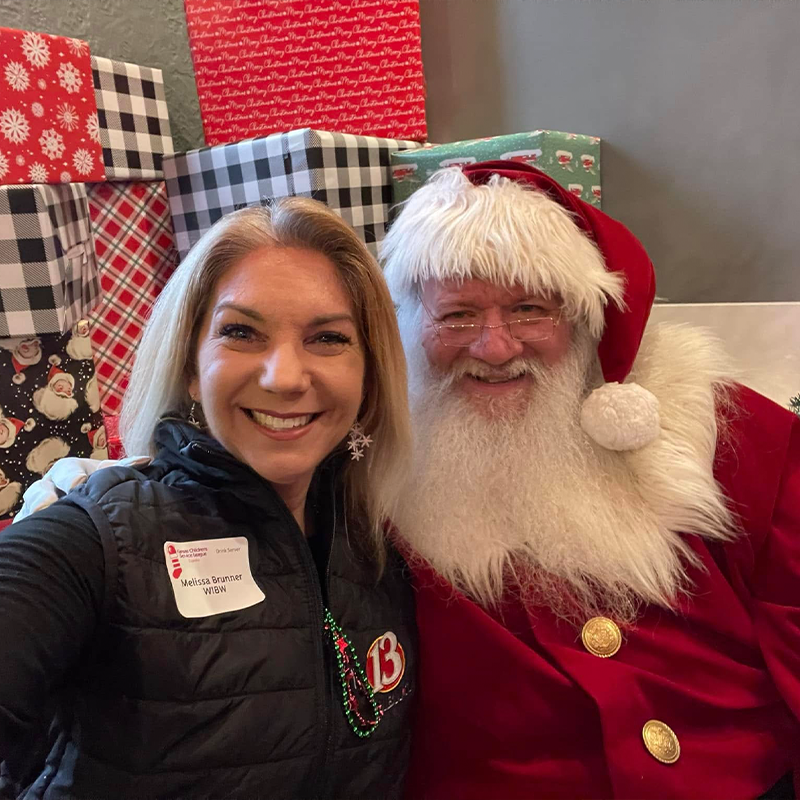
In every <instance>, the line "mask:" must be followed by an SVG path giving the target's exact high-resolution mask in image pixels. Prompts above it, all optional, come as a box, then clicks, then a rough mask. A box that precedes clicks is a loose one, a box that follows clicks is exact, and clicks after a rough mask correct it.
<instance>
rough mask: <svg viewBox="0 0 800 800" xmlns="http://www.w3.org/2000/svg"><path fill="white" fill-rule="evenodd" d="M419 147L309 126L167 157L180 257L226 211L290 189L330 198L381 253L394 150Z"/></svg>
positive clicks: (293, 193) (374, 251) (331, 204)
mask: <svg viewBox="0 0 800 800" xmlns="http://www.w3.org/2000/svg"><path fill="white" fill-rule="evenodd" d="M418 147H420V145H419V144H418V143H417V142H412V141H406V140H400V139H379V138H376V137H373V136H351V135H349V134H344V133H328V132H326V131H316V130H311V129H310V128H303V129H301V130H297V131H291V132H289V133H276V134H273V135H272V136H265V137H263V138H260V139H250V140H249V141H246V142H238V143H236V144H228V145H220V146H219V147H207V148H204V149H202V150H190V151H189V152H188V153H178V154H176V155H174V156H171V157H168V158H165V159H164V175H165V177H166V181H167V194H168V195H169V204H170V211H171V212H172V224H173V226H174V230H175V244H176V245H177V248H178V252H179V253H180V257H181V258H183V257H184V256H185V255H186V254H187V253H188V252H189V250H190V248H191V247H192V245H193V244H194V243H195V242H196V241H197V240H198V239H199V238H200V237H201V236H202V235H203V234H204V233H205V232H206V231H207V230H208V229H209V228H210V227H211V226H212V225H213V224H214V223H215V222H216V221H217V220H218V219H219V218H220V217H222V216H224V215H225V214H229V213H230V212H231V211H235V210H236V209H237V208H244V207H245V206H252V205H258V204H260V203H261V204H263V203H265V202H266V201H268V200H271V199H273V198H276V197H292V196H299V197H313V198H315V199H317V200H320V201H321V202H323V203H325V204H326V205H327V206H328V207H329V208H330V209H332V210H333V211H335V212H336V213H337V214H339V215H340V216H341V217H342V218H343V219H344V220H345V221H346V222H348V223H349V224H350V225H351V226H352V227H353V229H354V230H355V232H356V233H357V234H358V235H359V236H360V237H361V239H362V241H363V242H364V243H365V244H366V245H367V247H368V248H369V250H370V251H371V252H372V254H373V255H376V254H377V246H378V243H379V242H380V241H381V240H382V239H383V237H384V235H385V234H386V226H387V223H388V220H389V206H390V204H391V200H392V182H391V171H390V165H389V164H390V161H389V159H390V156H391V154H392V153H394V152H395V151H397V150H405V149H408V148H418Z"/></svg>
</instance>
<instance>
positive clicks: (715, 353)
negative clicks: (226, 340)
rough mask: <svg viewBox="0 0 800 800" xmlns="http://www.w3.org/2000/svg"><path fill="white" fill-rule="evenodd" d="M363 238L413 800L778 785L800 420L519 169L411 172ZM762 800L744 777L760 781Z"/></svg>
mask: <svg viewBox="0 0 800 800" xmlns="http://www.w3.org/2000/svg"><path fill="white" fill-rule="evenodd" d="M382 255H383V258H384V260H385V268H386V269H385V274H386V277H387V280H388V282H389V285H390V288H391V290H392V294H393V297H394V300H395V303H396V305H397V307H398V318H399V321H400V327H401V333H402V336H403V341H404V345H405V348H406V354H407V357H408V362H409V380H410V385H409V390H410V399H411V404H412V420H413V428H414V431H415V437H416V448H415V458H416V468H415V469H414V471H413V478H412V480H411V483H410V485H409V486H408V488H407V495H406V497H405V498H404V502H403V503H402V504H400V507H399V512H398V514H397V516H396V518H395V519H394V522H395V523H396V527H397V532H398V537H400V540H401V541H404V542H405V543H406V552H407V555H408V558H409V560H410V563H411V565H412V568H413V574H414V580H415V583H416V586H417V590H418V591H417V620H418V624H419V646H420V661H419V663H420V672H419V676H418V696H417V701H416V702H417V706H416V728H415V735H414V740H413V759H412V767H411V772H410V775H409V781H408V796H409V797H410V798H414V799H415V800H424V799H425V798H431V799H432V800H433V799H436V800H485V798H503V800H511V799H512V798H517V799H519V800H522V798H525V799H526V800H527V799H528V798H532V797H547V798H576V797H580V798H601V797H604V798H607V797H619V798H640V799H641V798H665V797H669V798H690V797H691V798H756V797H759V796H764V797H766V796H769V797H793V796H794V795H793V794H791V791H792V788H791V783H792V773H793V772H794V773H795V774H798V769H800V722H798V720H799V719H800V590H798V586H800V419H798V418H797V417H795V416H794V415H793V414H791V413H790V412H789V411H787V410H784V409H781V408H779V407H778V406H776V405H775V404H773V403H771V402H770V401H769V400H767V399H766V398H764V397H762V396H760V395H758V394H756V393H755V392H753V391H751V390H749V389H746V388H744V387H742V386H740V385H738V384H736V383H735V382H733V380H731V378H730V375H731V374H732V371H731V369H730V367H729V364H728V362H727V359H726V358H725V357H724V355H723V354H722V353H721V352H720V349H719V347H718V345H717V344H716V343H715V342H714V341H712V340H711V339H710V338H709V336H708V335H707V334H705V333H703V332H701V331H697V330H692V329H688V328H682V327H675V326H673V327H668V326H661V327H657V328H653V329H652V330H649V331H648V333H646V334H645V325H646V322H647V319H648V315H649V312H650V307H651V304H652V302H653V297H654V293H655V281H654V273H653V268H652V265H651V263H650V260H649V259H648V257H647V254H646V253H645V252H644V250H643V248H642V246H641V245H640V243H639V242H638V241H637V240H636V239H635V238H634V237H633V235H632V234H631V233H630V232H629V231H628V230H627V229H625V228H624V227H623V226H622V225H620V224H619V223H617V222H616V221H614V220H612V219H611V218H609V217H608V216H606V215H605V214H603V213H602V212H601V211H599V210H598V209H596V208H595V207H594V206H591V205H589V204H587V203H585V202H583V201H582V200H580V199H579V198H577V197H576V196H574V195H573V194H571V193H570V192H569V191H567V190H565V189H563V188H562V187H561V186H559V185H558V184H557V183H556V182H555V181H553V180H551V179H550V178H548V177H547V176H545V175H544V174H543V173H541V172H539V171H538V170H536V169H535V168H533V167H528V166H524V165H518V164H513V163H509V162H502V161H498V162H489V163H486V164H475V165H472V166H467V167H465V168H464V170H463V172H462V171H460V170H447V171H444V172H442V173H439V174H437V175H436V176H435V177H434V178H433V179H432V180H431V181H430V182H429V183H428V184H427V185H425V186H423V187H422V188H421V189H419V190H418V191H417V192H416V193H415V194H414V195H412V197H411V198H410V200H408V201H407V202H406V204H405V205H404V207H403V210H402V211H401V213H400V215H399V217H398V219H397V220H396V221H395V223H394V224H393V226H392V228H391V230H390V232H389V234H388V237H387V238H386V239H385V240H384V243H383V247H382ZM765 793H767V794H765Z"/></svg>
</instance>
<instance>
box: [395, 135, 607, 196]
mask: <svg viewBox="0 0 800 800" xmlns="http://www.w3.org/2000/svg"><path fill="white" fill-rule="evenodd" d="M496 159H504V160H508V161H517V162H519V163H521V164H530V165H531V166H533V167H537V168H538V169H540V170H542V172H545V173H547V174H548V175H549V176H550V177H551V178H553V179H554V180H556V181H558V182H559V183H560V184H561V185H562V186H563V187H564V188H565V189H567V190H568V191H570V192H572V193H573V194H574V195H575V196H576V197H580V198H581V200H585V201H586V202H587V203H592V204H593V205H596V206H598V207H599V206H600V205H601V202H602V189H601V185H600V139H599V138H598V137H597V136H584V135H583V134H580V133H562V132H561V131H548V130H537V131H530V132H527V133H513V134H509V135H507V136H489V137H487V138H484V139H470V140H468V141H463V142H451V143H450V144H440V145H426V146H425V147H424V148H422V149H421V150H415V151H413V152H403V153H400V152H397V153H393V154H392V185H393V188H394V202H395V204H397V203H402V202H403V201H404V200H407V199H408V198H409V197H410V196H411V195H412V194H413V193H414V192H415V191H416V190H417V189H418V188H419V187H420V186H421V185H422V184H423V183H425V181H426V180H427V179H428V178H430V176H431V175H433V173H434V172H436V171H437V170H439V169H442V168H444V167H456V166H461V165H464V164H474V163H476V162H479V161H494V160H496Z"/></svg>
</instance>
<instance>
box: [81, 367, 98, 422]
mask: <svg viewBox="0 0 800 800" xmlns="http://www.w3.org/2000/svg"><path fill="white" fill-rule="evenodd" d="M83 396H84V398H85V400H86V404H87V405H88V406H89V410H90V411H92V412H93V413H95V412H97V411H99V410H100V389H99V388H98V384H97V375H92V377H91V378H89V381H88V382H87V384H86V390H85V391H84V393H83Z"/></svg>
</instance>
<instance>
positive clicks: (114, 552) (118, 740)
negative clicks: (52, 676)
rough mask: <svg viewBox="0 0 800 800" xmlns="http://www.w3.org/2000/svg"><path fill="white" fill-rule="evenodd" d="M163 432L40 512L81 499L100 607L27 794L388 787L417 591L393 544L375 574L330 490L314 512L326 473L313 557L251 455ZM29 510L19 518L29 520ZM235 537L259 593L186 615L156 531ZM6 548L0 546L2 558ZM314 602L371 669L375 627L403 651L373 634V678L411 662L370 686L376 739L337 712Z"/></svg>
mask: <svg viewBox="0 0 800 800" xmlns="http://www.w3.org/2000/svg"><path fill="white" fill-rule="evenodd" d="M157 441H158V443H159V445H160V446H161V451H160V454H159V456H158V458H157V459H156V460H155V461H154V462H153V464H152V465H151V466H149V467H147V468H145V469H143V470H141V471H136V470H132V469H127V468H112V469H106V470H102V471H100V472H98V473H96V474H95V475H94V476H93V477H92V478H91V479H90V480H89V482H88V483H87V484H86V486H85V487H82V488H81V489H80V490H78V491H77V492H73V493H71V494H70V495H69V497H68V498H66V499H65V500H62V501H60V502H59V503H58V504H56V506H53V507H52V509H51V513H55V512H57V511H58V508H59V506H62V504H68V505H72V506H76V505H77V506H79V507H80V508H82V509H83V510H84V511H85V512H86V514H87V515H88V516H87V517H86V518H85V519H86V526H85V527H86V528H87V535H92V536H97V535H98V534H99V537H100V540H101V542H102V550H103V560H104V565H103V570H102V573H103V580H104V587H103V588H102V592H101V596H102V598H103V606H104V607H103V608H102V609H100V610H99V612H98V621H97V624H96V625H95V626H94V628H93V632H92V635H91V637H90V638H89V639H88V640H87V641H85V642H82V643H81V647H80V652H81V654H80V658H79V660H78V662H77V663H75V664H72V665H69V666H71V669H70V670H69V671H68V673H67V677H65V679H64V681H63V683H62V685H61V687H60V688H61V689H62V695H61V698H62V699H61V707H62V710H61V712H60V713H59V717H58V727H57V732H58V740H57V742H56V745H55V747H54V750H53V752H52V753H51V756H50V758H49V766H48V768H47V769H46V770H45V772H44V773H43V774H42V775H41V776H40V777H39V778H38V779H37V780H36V781H35V783H34V785H33V786H32V787H30V789H29V790H28V792H27V793H26V794H25V797H26V798H40V797H41V798H45V799H46V800H55V798H66V797H83V798H88V797H92V798H114V799H115V800H120V799H121V798H136V800H145V798H205V797H209V798H210V797H214V798H222V797H225V798H242V800H244V799H245V798H318V797H320V798H321V797H330V798H348V800H350V799H351V798H352V799H355V798H389V797H396V796H399V795H400V794H401V792H402V784H403V776H404V773H405V769H406V763H407V756H408V746H409V725H408V717H409V713H410V711H411V705H412V702H413V676H414V672H415V651H416V641H415V639H416V633H415V629H414V610H413V597H412V594H411V589H410V587H409V584H408V582H407V580H406V576H405V573H404V565H403V564H402V561H401V560H400V558H399V556H397V554H396V553H392V556H391V558H390V563H389V566H388V567H387V569H386V572H385V573H384V576H383V577H382V579H381V580H380V582H376V579H375V573H374V570H373V568H372V567H371V566H370V564H369V562H368V561H367V560H366V559H364V558H363V557H359V556H358V555H357V553H356V552H355V551H354V550H353V549H352V548H351V547H350V545H349V543H348V538H352V536H353V533H354V530H353V522H352V521H349V526H350V530H349V531H348V532H346V531H345V527H344V525H343V524H341V521H342V517H343V513H342V512H341V497H338V498H336V500H335V505H336V506H338V509H339V513H338V514H335V513H334V512H333V510H332V509H330V508H328V509H327V511H326V509H325V498H326V497H327V498H333V497H335V496H336V491H335V479H334V477H333V476H330V475H324V474H321V475H318V476H317V480H316V481H315V484H316V495H315V496H316V497H317V498H318V502H319V503H320V510H319V516H318V527H319V526H320V525H323V523H324V521H325V520H330V519H331V518H332V517H334V516H335V517H338V520H339V522H340V524H337V525H336V528H337V529H336V530H335V531H334V533H333V535H332V537H331V539H332V540H331V542H330V550H329V553H330V554H329V559H328V560H327V563H326V562H325V560H324V559H323V560H322V561H321V563H322V568H321V569H318V567H317V565H316V564H315V561H314V558H313V557H312V552H311V549H310V548H309V546H308V543H307V542H306V540H305V539H304V538H303V536H302V533H301V531H300V530H299V528H298V527H297V525H296V523H295V521H294V519H293V518H292V517H291V515H290V514H289V512H288V510H287V508H286V506H285V505H284V504H283V503H282V502H281V501H280V499H279V498H278V496H277V494H276V493H275V492H274V490H273V489H272V488H271V487H270V486H269V485H268V484H267V483H266V482H265V481H263V480H262V479H261V478H259V477H258V476H257V475H256V474H255V473H253V472H252V471H251V470H250V469H249V468H248V467H246V466H245V465H243V464H241V463H240V462H238V461H236V460H235V459H233V458H232V457H231V456H230V455H228V454H227V453H225V452H224V451H223V450H222V449H221V448H220V446H219V445H218V444H216V443H215V442H214V441H213V440H212V439H210V438H208V437H206V436H204V435H203V434H201V433H199V432H198V431H196V430H195V429H194V428H192V427H191V426H188V425H186V424H184V423H179V422H175V421H169V422H163V423H162V424H161V425H160V427H159V429H158V432H157ZM327 471H328V472H330V471H331V470H327ZM70 512H71V513H72V514H73V516H74V514H75V513H76V510H75V508H74V507H73V508H71V509H70ZM36 519H37V517H36V515H34V516H33V517H31V518H30V519H29V520H25V521H23V522H21V523H19V524H18V525H17V526H13V527H14V528H23V526H28V528H29V529H31V530H32V529H33V526H35V524H36ZM91 528H93V530H89V529H91ZM23 533H24V531H22V533H20V532H18V533H17V536H16V540H15V541H17V542H19V541H20V536H21V535H22V534H23ZM232 537H245V538H246V539H247V543H248V550H249V566H250V569H251V571H252V575H253V577H254V578H255V581H256V583H257V585H258V587H259V588H260V589H261V591H263V593H264V595H265V599H264V600H263V601H261V602H258V603H256V604H255V605H251V606H250V607H248V608H244V609H241V610H236V611H228V612H224V613H217V614H213V615H211V616H201V617H197V618H186V617H184V616H182V615H181V614H180V613H179V611H178V608H177V606H176V599H175V596H174V594H173V588H172V586H171V581H172V580H173V578H172V577H171V576H170V574H169V570H168V568H167V563H166V560H165V543H167V542H176V543H184V542H194V541H198V540H207V539H214V540H216V539H230V538H232ZM23 540H24V537H23ZM2 553H3V551H2V547H0V560H2ZM320 574H321V575H322V577H323V580H320ZM0 598H2V594H0ZM325 606H327V607H328V608H329V609H330V610H331V612H332V614H333V617H334V619H335V620H336V621H337V622H338V623H339V624H340V625H341V627H342V629H343V630H344V632H345V634H347V636H348V637H349V638H350V641H351V642H352V644H353V645H354V647H355V650H356V652H357V654H358V656H359V659H360V661H361V663H362V665H364V666H365V667H367V663H366V662H367V652H368V651H369V649H370V646H371V645H372V644H373V642H375V641H376V640H377V639H379V638H380V637H382V635H383V634H385V633H386V632H388V631H391V632H392V633H393V634H394V635H395V637H396V640H397V642H398V643H399V645H400V646H399V647H396V646H394V644H393V639H392V637H388V638H384V640H383V642H382V647H383V655H382V656H375V657H374V660H373V658H371V659H370V665H377V666H378V668H379V670H381V669H382V670H383V674H384V676H385V677H389V678H396V677H397V674H398V667H399V665H400V663H401V661H403V662H404V669H405V671H404V673H403V677H402V679H401V680H400V682H399V683H398V684H397V686H396V687H395V688H393V689H392V690H391V691H389V692H386V693H382V694H379V695H378V697H379V701H380V703H381V705H382V706H383V708H384V709H385V713H384V716H383V718H382V720H381V723H380V725H379V726H378V728H377V730H376V731H375V732H374V733H373V735H372V736H371V737H370V738H363V739H362V738H359V737H357V736H356V735H355V734H354V733H353V731H352V730H351V728H350V726H349V725H348V722H347V720H346V717H345V712H344V709H343V701H342V689H341V686H340V684H339V677H338V674H339V673H338V669H337V665H336V659H335V655H334V652H333V648H332V646H331V644H330V643H329V642H328V641H326V636H325V634H324V631H323V609H324V607H325ZM0 613H2V609H0ZM35 624H36V622H35V620H32V627H34V628H35ZM1 627H2V626H1V625H0V628H1ZM379 648H380V646H379ZM401 649H402V658H401V656H400V651H401ZM29 658H30V654H27V655H26V656H25V657H24V658H23V657H22V656H20V659H19V660H17V659H15V658H13V657H12V659H11V667H12V669H11V674H10V675H8V676H7V677H6V678H5V680H9V679H10V680H12V681H15V680H17V681H18V682H19V684H20V686H26V683H25V678H24V676H22V675H16V674H15V672H14V670H16V669H22V668H23V667H24V666H25V665H29V664H30V661H29ZM62 666H65V665H62ZM56 688H58V687H56ZM12 694H13V688H11V687H9V688H8V689H7V691H6V692H2V693H0V702H2V703H3V704H6V705H8V704H13V703H14V702H16V703H19V704H22V707H21V711H20V709H19V708H15V709H9V708H8V707H6V708H4V709H0V712H5V713H4V714H0V717H4V718H5V719H6V720H8V719H11V718H15V719H20V718H23V717H25V716H30V715H31V714H32V711H31V709H30V708H28V707H26V705H25V704H26V703H35V702H39V701H41V700H42V699H43V698H33V697H32V698H24V697H22V698H20V697H19V696H17V699H16V700H11V699H9V698H10V697H11V696H12ZM2 741H3V739H2V738H0V742H2ZM0 755H6V754H4V753H0Z"/></svg>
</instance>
